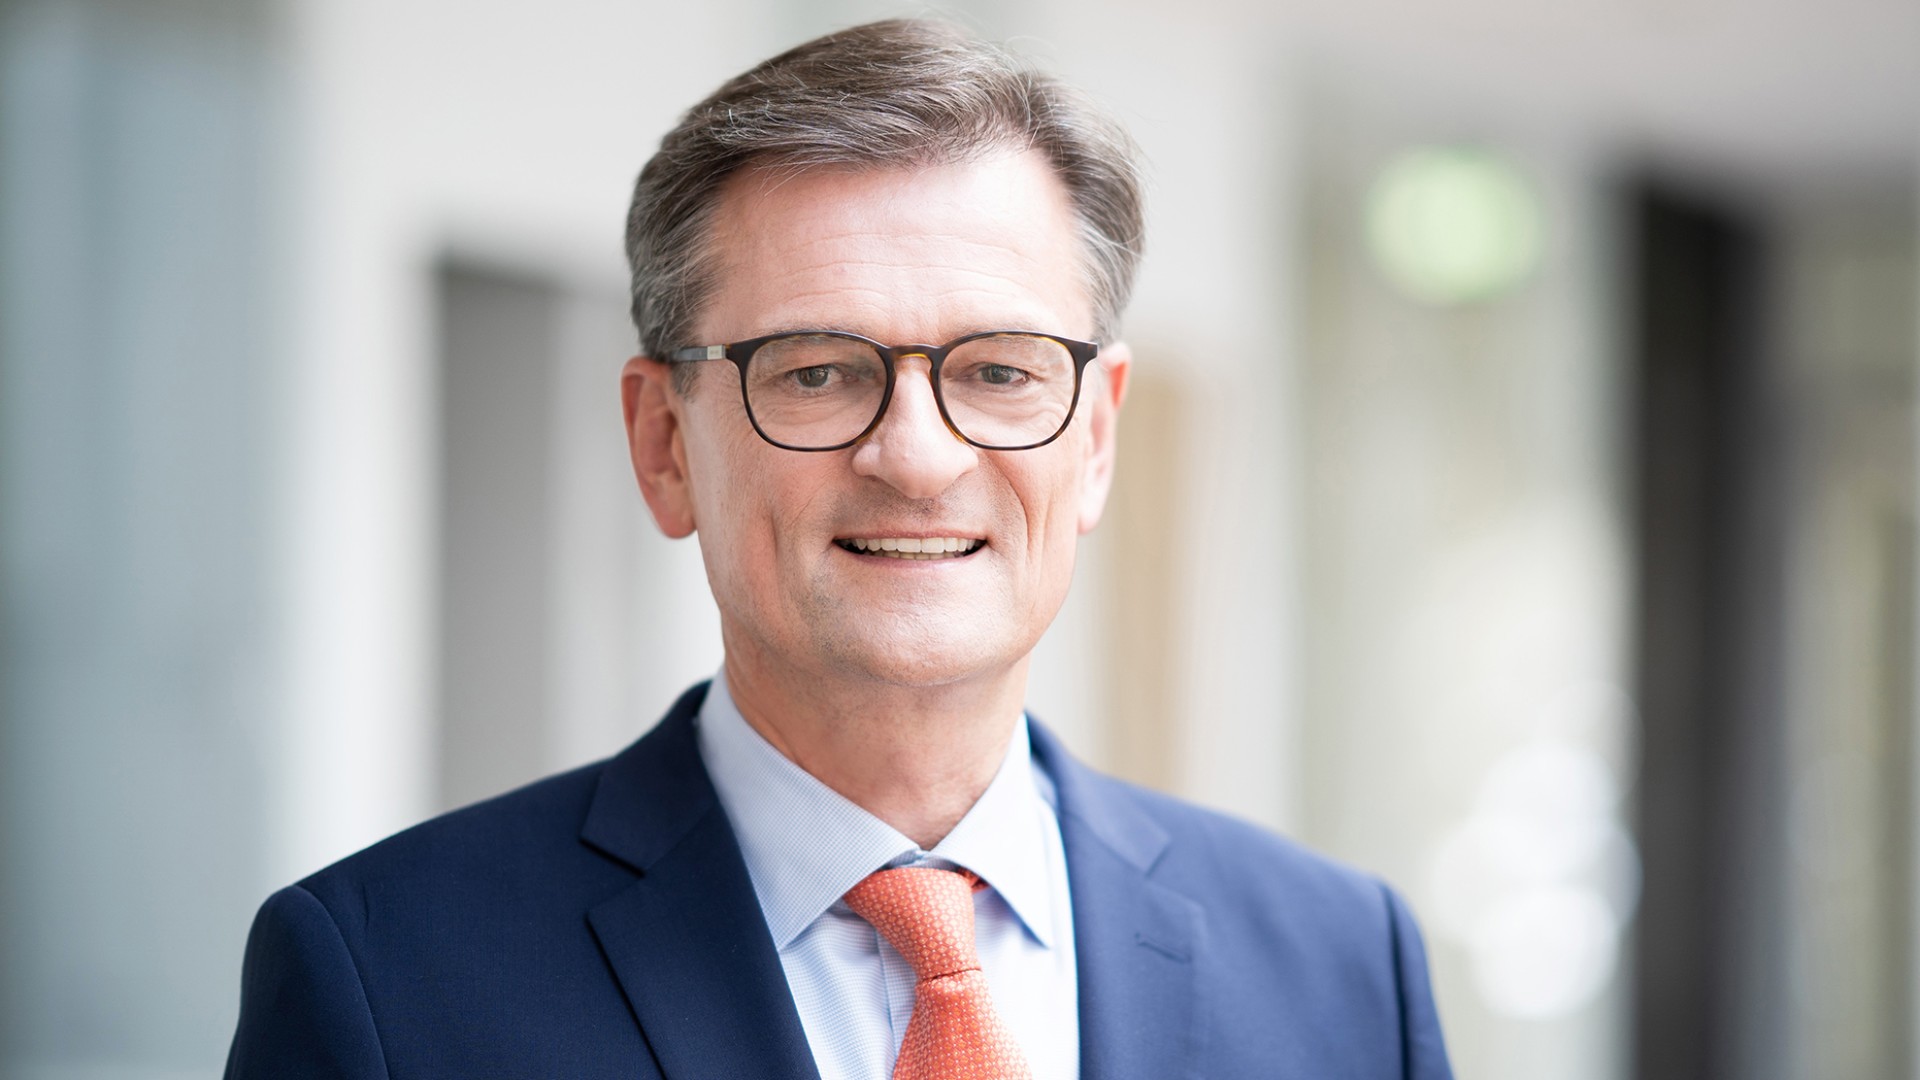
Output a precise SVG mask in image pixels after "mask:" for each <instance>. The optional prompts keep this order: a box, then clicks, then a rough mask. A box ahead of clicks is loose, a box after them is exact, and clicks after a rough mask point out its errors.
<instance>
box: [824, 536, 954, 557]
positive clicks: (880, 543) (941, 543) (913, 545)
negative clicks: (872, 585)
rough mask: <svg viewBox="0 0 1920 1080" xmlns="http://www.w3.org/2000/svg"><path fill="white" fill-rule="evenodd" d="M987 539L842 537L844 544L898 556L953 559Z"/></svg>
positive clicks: (872, 553) (849, 546)
mask: <svg viewBox="0 0 1920 1080" xmlns="http://www.w3.org/2000/svg"><path fill="white" fill-rule="evenodd" d="M983 543H985V541H983V540H963V539H961V538H960V537H957V536H926V537H919V536H883V537H877V538H871V539H869V538H866V537H860V538H857V539H851V540H842V541H841V542H840V544H841V546H842V547H845V548H848V549H850V550H853V551H864V552H866V553H867V554H869V555H885V556H888V557H890V558H895V559H949V558H953V557H954V556H956V555H965V554H970V553H971V552H973V550H974V549H975V548H978V547H979V546H980V545H981V544H983Z"/></svg>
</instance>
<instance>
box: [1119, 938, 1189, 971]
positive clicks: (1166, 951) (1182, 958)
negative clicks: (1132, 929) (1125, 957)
mask: <svg viewBox="0 0 1920 1080" xmlns="http://www.w3.org/2000/svg"><path fill="white" fill-rule="evenodd" d="M1133 941H1134V944H1136V945H1144V946H1146V947H1147V948H1149V949H1152V950H1153V951H1154V952H1157V953H1159V954H1160V955H1162V956H1165V957H1167V958H1168V959H1170V960H1178V961H1179V962H1181V963H1183V964H1184V963H1186V962H1187V961H1188V960H1191V959H1192V957H1191V956H1190V955H1188V953H1187V951H1186V950H1185V949H1181V948H1177V947H1175V946H1172V945H1168V944H1165V943H1164V942H1159V941H1155V940H1153V939H1152V938H1150V937H1148V936H1147V935H1145V934H1141V933H1136V934H1134V935H1133Z"/></svg>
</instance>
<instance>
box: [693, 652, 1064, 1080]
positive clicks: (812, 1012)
mask: <svg viewBox="0 0 1920 1080" xmlns="http://www.w3.org/2000/svg"><path fill="white" fill-rule="evenodd" d="M699 740H700V754H701V757H702V758H703V759H704V760H705V762H706V766H707V772H708V774H709V775H710V776H711V777H712V778H713V786H714V789H715V790H716V791H717V792H718V793H719V796H720V803H721V805H722V806H723V807H725V808H726V811H727V817H728V818H729V819H730V820H731V821H732V823H733V831H734V834H735V835H736V836H737V837H738V839H739V841H740V851H741V854H742V855H743V856H745V858H746V863H747V874H748V876H749V877H750V878H751V879H752V880H753V888H754V892H755V893H756V894H757V895H758V897H759V900H760V910H761V911H762V912H763V913H764V914H765V915H766V918H767V928H768V929H769V930H771V931H772V932H773V944H774V947H775V948H776V949H778V950H779V952H780V963H781V965H782V966H783V967H784V968H785V969H786V974H787V985H788V987H789V989H790V990H791V991H792V993H793V1003H794V1005H795V1006H796V1007H797V1008H798V1010H799V1013H800V1023H801V1026H802V1027H804V1028H805V1030H806V1033H807V1042H808V1044H809V1045H810V1046H811V1047H812V1049H813V1058H814V1062H815V1064H816V1065H817V1066H818V1067H819V1070H820V1076H821V1080H885V1078H886V1077H889V1076H891V1075H892V1073H893V1062H894V1058H895V1057H896V1056H897V1055H898V1054H899V1052H900V1040H901V1038H902V1036H904V1035H905V1034H906V1030H907V1021H908V1019H909V1018H910V1017H911V1016H912V1015H913V998H914V990H913V987H914V976H913V969H912V968H911V967H909V966H908V965H907V962H906V961H905V960H904V959H902V958H901V956H900V954H899V953H898V952H896V951H895V950H894V948H893V947H892V946H891V945H889V944H887V943H886V941H885V940H884V939H882V938H881V936H880V934H879V932H878V931H876V930H874V928H873V927H872V926H871V925H869V924H868V923H867V921H866V920H865V919H862V918H861V917H860V916H858V915H855V914H854V913H853V912H852V911H851V910H850V909H848V907H847V905H846V904H845V903H843V902H842V901H841V899H840V898H841V896H843V895H845V893H846V891H847V890H848V889H850V888H852V887H853V886H854V885H855V884H856V883H858V882H859V881H860V879H861V878H864V877H866V876H867V875H868V874H870V873H872V872H873V871H875V870H879V869H882V868H884V867H892V866H941V867H948V868H953V867H964V868H965V869H967V870H971V871H972V872H974V873H975V874H978V875H979V876H980V878H981V879H982V880H983V881H985V882H986V883H987V885H988V887H987V888H985V889H981V890H980V891H978V892H976V893H974V895H973V905H974V940H975V943H976V945H977V947H978V949H979V952H980V967H981V970H982V971H983V972H984V973H985V975H986V978H987V986H988V988H989V990H990V992H991V993H992V995H993V1004H994V1009H995V1011H996V1012H997V1013H999V1015H1000V1019H1001V1021H1002V1022H1003V1023H1005V1024H1006V1026H1007V1028H1008V1030H1009V1031H1011V1032H1012V1034H1013V1037H1014V1039H1015V1040H1017V1041H1018V1042H1019V1044H1020V1048H1021V1050H1022V1051H1024V1052H1025V1054H1026V1056H1027V1061H1028V1064H1029V1065H1031V1066H1032V1069H1033V1076H1034V1080H1077V1078H1078V1076H1079V1072H1080V1012H1079V997H1078V979H1077V975H1076V972H1075V970H1074V943H1073V909H1072V905H1071V902H1070V897H1069V895H1068V892H1067V860H1066V852H1065V849H1064V848H1063V847H1062V846H1061V843H1060V822H1059V818H1058V817H1057V815H1056V813H1055V809H1054V807H1055V802H1056V799H1055V795H1054V790H1053V782H1052V780H1051V779H1050V778H1048V777H1047V776H1046V774H1045V772H1044V771H1043V770H1041V769H1039V768H1036V767H1035V765H1034V762H1033V756H1032V753H1031V748H1030V746H1029V744H1028V740H1027V720H1026V717H1025V716H1024V715H1023V716H1021V717H1020V719H1019V722H1018V723H1017V724H1016V725H1015V726H1014V732H1013V739H1012V741H1011V742H1010V743H1009V745H1008V747H1007V756H1006V759H1005V760H1004V761H1002V762H1001V764H1000V771H999V772H998V773H996V774H995V775H994V778H993V782H992V783H990V784H989V785H988V786H987V790H986V792H985V793H984V794H982V795H981V796H980V800H979V801H978V802H976V803H974V805H973V808H972V809H971V810H969V811H968V812H967V815H966V816H965V817H964V818H962V819H960V823H959V824H958V825H956V826H954V828H953V831H952V832H950V833H948V834H947V836H946V838H945V839H943V840H941V841H940V843H939V844H937V845H935V847H934V848H933V850H932V851H924V850H922V849H921V848H920V847H919V846H918V845H917V844H915V843H914V842H913V841H912V840H909V839H908V838H907V837H906V836H905V835H904V834H902V833H901V832H899V831H898V830H896V829H894V828H893V827H892V826H890V825H888V824H887V823H886V822H884V821H881V820H880V819H879V818H877V817H874V816H873V815H872V814H869V813H868V812H867V811H865V810H863V809H861V808H860V807H858V806H855V805H854V804H853V803H851V802H849V801H847V799H845V798H843V797H842V796H841V795H840V794H838V793H837V792H835V791H834V790H833V789H831V788H829V787H827V786H826V785H825V784H823V783H821V782H820V781H819V780H817V779H815V778H814V777H813V775H812V774H810V773H808V772H807V771H806V770H804V769H802V768H800V767H799V766H798V765H795V764H794V763H793V762H792V761H789V760H788V759H787V758H786V757H785V756H784V755H782V754H781V753H780V752H779V751H778V750H775V749H774V748H773V746H772V744H770V743H768V742H767V741H766V740H765V739H764V738H762V737H761V736H760V734H759V732H756V731H755V730H753V728H752V727H751V726H750V725H749V724H748V723H747V722H746V720H745V718H743V717H742V716H741V715H740V710H739V709H738V707H736V706H735V705H734V703H733V698H732V697H731V695H730V694H729V693H728V691H727V682H726V676H725V673H724V672H722V673H721V674H719V675H716V676H714V680H713V688H712V689H711V690H709V691H708V692H707V698H706V702H705V704H704V705H702V706H701V709H700V724H699Z"/></svg>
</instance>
